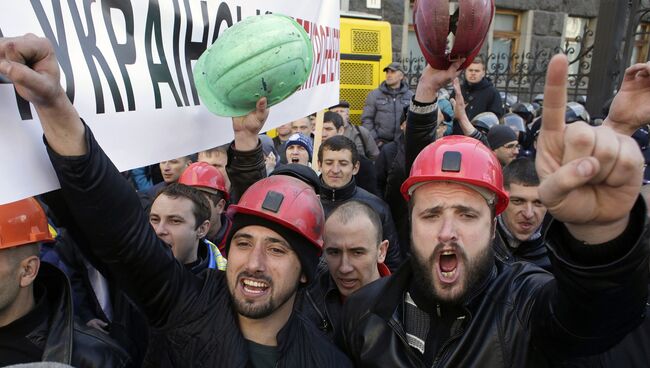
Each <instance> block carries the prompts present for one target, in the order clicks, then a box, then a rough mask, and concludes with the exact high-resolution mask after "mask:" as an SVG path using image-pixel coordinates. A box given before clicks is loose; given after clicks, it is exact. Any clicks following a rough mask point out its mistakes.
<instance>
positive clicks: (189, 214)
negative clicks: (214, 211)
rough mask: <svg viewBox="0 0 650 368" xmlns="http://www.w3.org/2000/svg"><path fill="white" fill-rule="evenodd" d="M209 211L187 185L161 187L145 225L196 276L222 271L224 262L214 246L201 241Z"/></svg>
mask: <svg viewBox="0 0 650 368" xmlns="http://www.w3.org/2000/svg"><path fill="white" fill-rule="evenodd" d="M210 216H211V209H210V203H209V200H208V199H207V197H206V195H205V194H204V193H202V192H201V191H199V190H198V189H196V188H193V187H191V186H188V185H184V184H179V183H173V184H170V185H169V186H167V187H165V188H164V189H163V190H162V191H161V192H160V193H159V194H158V197H156V199H154V201H153V203H152V205H151V211H149V223H150V224H151V226H152V227H153V229H154V231H155V232H156V235H157V236H158V238H160V240H162V241H163V242H165V244H166V245H167V246H169V248H170V249H171V251H172V253H173V254H174V258H176V259H177V260H178V261H179V262H181V263H182V264H183V265H185V267H187V268H188V269H189V270H191V271H192V272H193V273H195V274H196V273H199V272H201V271H203V270H205V269H207V268H218V269H220V270H225V269H226V261H225V259H224V258H223V257H222V256H221V252H220V251H219V249H218V248H217V247H216V246H215V245H214V244H210V243H207V242H206V241H205V239H204V238H205V236H206V235H207V234H208V230H209V229H210Z"/></svg>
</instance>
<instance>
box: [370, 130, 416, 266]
mask: <svg viewBox="0 0 650 368" xmlns="http://www.w3.org/2000/svg"><path fill="white" fill-rule="evenodd" d="M404 160H405V152H404V134H400V136H399V137H398V138H397V139H396V140H394V141H392V142H388V143H386V144H384V145H383V146H382V147H381V152H379V157H378V158H377V161H375V168H376V169H377V186H378V187H379V192H380V194H381V197H382V198H383V199H384V201H385V202H386V203H387V204H388V207H390V212H391V215H392V216H393V220H395V228H396V229H397V236H398V238H399V246H400V251H401V254H402V258H403V259H404V258H406V256H407V254H408V253H409V245H410V244H409V243H410V238H409V216H408V203H407V202H406V201H405V200H404V197H402V192H400V188H401V186H402V183H403V182H404V180H406V178H407V177H408V173H407V172H406V169H405V167H404V165H405V163H404Z"/></svg>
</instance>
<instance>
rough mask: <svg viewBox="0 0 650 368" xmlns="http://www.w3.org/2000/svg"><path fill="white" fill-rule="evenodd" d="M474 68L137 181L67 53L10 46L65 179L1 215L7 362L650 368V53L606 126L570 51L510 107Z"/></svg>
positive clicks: (261, 117) (394, 72) (385, 92)
mask: <svg viewBox="0 0 650 368" xmlns="http://www.w3.org/2000/svg"><path fill="white" fill-rule="evenodd" d="M463 61H464V60H460V61H457V62H455V63H454V64H452V65H451V67H449V69H447V70H435V69H433V68H432V67H430V66H427V67H426V68H425V70H424V72H423V74H422V76H421V78H420V80H419V83H418V85H417V88H416V90H415V91H410V90H409V89H408V87H407V84H406V83H404V81H403V79H404V74H403V71H402V68H401V65H400V64H399V63H391V64H389V65H388V66H386V68H385V69H384V71H385V72H386V81H385V82H383V83H382V84H381V86H380V87H379V88H378V89H377V90H375V91H372V92H371V93H370V94H369V95H368V98H367V100H366V105H365V107H364V109H363V114H362V118H361V119H362V125H361V126H357V125H355V124H353V123H351V122H350V119H349V115H350V104H349V103H348V102H346V101H340V102H339V103H338V104H337V105H335V106H332V107H330V108H329V109H328V111H327V112H325V113H324V117H323V121H322V125H321V124H316V123H315V121H314V117H313V116H306V117H304V118H301V119H298V120H295V121H292V122H287V123H286V124H284V125H282V126H280V127H278V128H277V129H276V134H275V135H274V136H273V138H271V137H269V136H267V135H266V134H263V133H261V131H262V127H263V126H264V123H265V121H266V119H267V117H268V114H269V110H270V109H269V107H268V106H267V101H266V99H265V98H261V99H260V100H259V101H257V104H256V107H255V110H254V111H251V112H250V113H248V114H247V115H245V116H241V117H235V118H233V119H232V126H233V132H234V140H233V141H232V142H231V143H229V144H226V145H224V146H218V147H215V148H213V149H210V150H206V151H203V152H198V153H196V154H192V155H188V156H185V157H180V158H170V159H169V160H166V161H163V162H161V163H160V164H157V165H152V166H150V167H146V168H140V169H135V170H131V171H130V172H127V173H120V172H118V170H117V169H116V168H115V167H114V166H113V164H112V163H111V161H110V159H109V158H108V157H107V155H106V154H105V153H104V151H103V150H102V147H101V146H100V144H99V143H98V142H97V141H96V140H95V138H94V136H93V133H92V131H91V129H90V128H89V126H87V125H86V124H85V122H84V121H83V120H82V119H81V117H80V116H79V115H78V113H77V111H76V110H75V109H74V107H73V106H72V104H71V103H70V101H69V100H68V99H67V97H66V95H65V93H64V91H63V89H62V88H61V86H60V84H59V75H58V64H57V62H56V57H55V54H54V51H53V48H52V46H51V44H50V43H49V42H48V41H47V40H46V39H42V38H38V37H36V36H33V35H28V36H24V37H17V38H0V74H2V75H4V76H6V77H7V78H8V79H9V80H11V81H12V82H13V83H14V85H15V86H16V90H17V92H18V93H19V94H20V95H21V96H22V97H23V98H25V99H26V100H28V101H30V102H31V103H32V104H33V105H34V107H35V109H36V112H37V113H38V115H39V118H40V121H41V124H42V127H43V132H44V142H45V147H46V149H47V153H48V155H49V158H50V160H51V162H52V165H53V167H54V170H55V172H56V175H57V177H58V179H59V182H60V184H61V189H60V190H57V191H54V192H51V193H47V194H44V195H41V196H39V197H38V198H28V199H24V200H21V201H18V202H14V203H10V204H4V205H0V276H1V278H0V366H6V365H13V364H24V363H34V362H56V363H63V364H67V365H71V366H74V367H141V366H142V367H348V366H356V367H425V366H426V367H431V366H437V367H562V366H567V367H621V366H625V367H646V366H648V364H650V322H649V321H648V319H647V318H646V315H647V314H648V312H649V311H650V307H649V306H650V304H648V303H647V297H648V290H649V286H650V280H649V277H648V276H649V272H650V266H649V263H648V253H649V249H648V247H649V242H648V239H649V235H648V230H647V218H648V216H647V209H646V202H645V201H644V197H643V196H642V195H641V193H644V192H648V190H647V188H648V187H645V186H644V187H642V184H645V183H646V182H648V180H650V177H648V173H646V172H644V169H643V168H644V167H646V165H645V163H646V162H647V160H648V154H647V153H646V152H650V151H647V146H648V140H649V139H648V126H647V124H648V123H650V104H648V101H650V63H647V64H637V65H634V66H632V67H630V68H628V70H627V71H626V74H625V78H624V80H623V84H622V86H621V88H620V90H619V92H618V94H617V95H616V96H615V98H614V99H613V101H612V102H611V105H610V106H607V109H606V110H607V111H606V112H605V113H604V114H603V119H599V120H596V119H594V120H592V119H591V118H590V117H589V115H588V114H587V113H586V110H585V109H584V107H582V105H580V104H578V103H567V101H566V75H567V61H566V58H564V57H562V56H556V57H554V58H553V60H552V61H551V63H550V64H549V69H548V74H547V79H546V86H545V94H544V96H543V100H541V99H537V101H535V105H534V104H533V103H519V104H516V105H514V106H510V107H509V108H508V107H507V106H505V105H504V103H503V102H502V100H501V98H500V96H499V93H498V92H497V91H496V89H495V87H494V86H493V85H492V83H491V82H490V81H489V80H488V79H487V78H486V77H485V65H484V63H483V62H482V61H481V59H480V58H476V59H475V60H474V62H473V63H471V64H470V65H469V66H468V67H467V68H466V70H465V72H464V73H461V72H460V71H458V68H459V66H460V65H461V64H462V62H463ZM446 88H449V89H451V90H453V92H452V93H451V94H449V93H446V92H445V91H446ZM542 119H543V121H542ZM317 126H318V127H321V126H322V128H321V130H320V131H316V127H317ZM318 135H320V137H321V138H322V143H321V144H320V146H319V147H317V148H315V147H314V142H315V141H317V140H315V139H314V137H315V136H318ZM644 157H645V158H644ZM313 162H315V163H316V165H312V163H313ZM645 198H648V197H645Z"/></svg>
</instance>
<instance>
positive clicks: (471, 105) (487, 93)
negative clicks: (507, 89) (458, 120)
mask: <svg viewBox="0 0 650 368" xmlns="http://www.w3.org/2000/svg"><path fill="white" fill-rule="evenodd" d="M461 87H462V92H463V97H464V98H465V104H466V106H465V112H466V113H467V117H468V118H469V120H472V119H474V117H475V116H476V115H478V114H480V113H482V112H486V111H491V112H493V113H495V114H496V115H497V116H498V117H501V116H502V115H503V103H502V102H501V96H500V95H499V91H497V89H496V88H494V85H493V84H492V82H490V81H489V80H488V79H487V78H485V77H484V78H483V79H481V81H480V82H478V83H476V84H470V83H468V82H467V81H464V82H463V84H462V86H461Z"/></svg>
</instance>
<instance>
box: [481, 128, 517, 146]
mask: <svg viewBox="0 0 650 368" xmlns="http://www.w3.org/2000/svg"><path fill="white" fill-rule="evenodd" d="M487 140H488V143H489V144H490V148H491V149H492V150H495V149H497V148H500V147H502V146H503V145H504V144H506V143H509V142H512V141H516V140H517V134H515V131H514V130H512V128H510V127H509V126H507V125H495V126H493V127H492V128H490V131H489V132H488V134H487Z"/></svg>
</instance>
